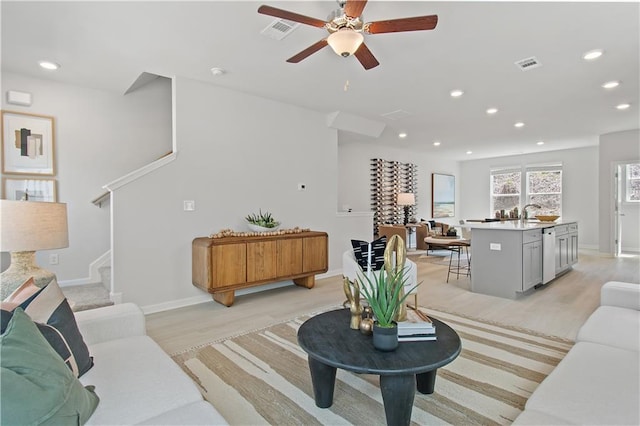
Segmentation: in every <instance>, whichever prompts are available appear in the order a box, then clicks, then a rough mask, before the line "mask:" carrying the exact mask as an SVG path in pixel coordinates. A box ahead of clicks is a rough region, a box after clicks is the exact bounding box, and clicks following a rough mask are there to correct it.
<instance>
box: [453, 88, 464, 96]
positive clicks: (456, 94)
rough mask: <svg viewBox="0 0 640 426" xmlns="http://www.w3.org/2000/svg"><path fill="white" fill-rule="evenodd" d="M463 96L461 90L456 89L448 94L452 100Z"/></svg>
mask: <svg viewBox="0 0 640 426" xmlns="http://www.w3.org/2000/svg"><path fill="white" fill-rule="evenodd" d="M463 94H464V92H463V91H462V90H459V89H456V90H452V91H451V92H450V95H451V97H452V98H459V97H460V96H462V95H463Z"/></svg>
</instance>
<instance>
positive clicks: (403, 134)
mask: <svg viewBox="0 0 640 426" xmlns="http://www.w3.org/2000/svg"><path fill="white" fill-rule="evenodd" d="M398 137H399V138H400V139H404V138H406V137H407V134H406V133H405V132H402V133H398Z"/></svg>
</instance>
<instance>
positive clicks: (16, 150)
mask: <svg viewBox="0 0 640 426" xmlns="http://www.w3.org/2000/svg"><path fill="white" fill-rule="evenodd" d="M54 154H55V141H54V122H53V117H50V116H46V115H35V114H24V113H20V112H13V111H2V173H8V174H28V175H45V176H53V175H55V161H54V160H55V159H54Z"/></svg>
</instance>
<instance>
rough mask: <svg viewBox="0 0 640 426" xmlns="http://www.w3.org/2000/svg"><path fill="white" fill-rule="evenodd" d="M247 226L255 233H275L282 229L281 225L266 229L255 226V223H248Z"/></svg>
mask: <svg viewBox="0 0 640 426" xmlns="http://www.w3.org/2000/svg"><path fill="white" fill-rule="evenodd" d="M247 226H248V227H249V229H251V230H252V231H253V232H273V231H277V230H278V228H280V225H278V226H274V227H273V228H265V227H264V226H260V225H254V224H253V223H247Z"/></svg>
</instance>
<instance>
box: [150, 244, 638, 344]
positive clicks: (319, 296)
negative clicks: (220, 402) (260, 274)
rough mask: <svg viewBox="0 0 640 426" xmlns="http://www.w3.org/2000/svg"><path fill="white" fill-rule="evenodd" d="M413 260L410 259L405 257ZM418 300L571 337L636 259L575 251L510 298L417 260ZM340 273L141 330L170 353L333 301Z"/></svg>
mask: <svg viewBox="0 0 640 426" xmlns="http://www.w3.org/2000/svg"><path fill="white" fill-rule="evenodd" d="M412 258H413V259H415V257H412ZM417 264H418V281H422V285H421V286H420V287H419V289H418V290H419V300H418V302H419V304H420V305H421V306H426V307H433V308H439V309H442V310H447V311H451V312H454V313H460V314H465V315H469V316H472V317H475V318H482V319H487V320H491V321H497V322H500V323H503V324H509V325H515V326H519V327H524V328H528V329H532V330H536V331H539V332H542V333H546V334H551V335H555V336H560V337H565V338H568V339H574V338H575V336H576V334H577V331H578V329H579V328H580V326H581V325H582V324H583V323H584V321H585V320H586V318H587V317H588V316H589V315H590V314H591V313H592V312H593V311H594V309H595V308H596V307H597V306H598V304H599V301H600V287H601V286H602V284H604V283H605V282H607V281H625V282H635V283H638V282H640V258H639V257H638V256H628V257H619V258H607V257H601V256H599V255H598V254H597V253H590V252H586V251H581V252H580V258H579V262H578V263H577V264H576V265H574V268H573V270H572V271H570V272H568V273H567V274H565V275H563V276H561V277H559V278H557V279H555V280H554V281H552V282H551V283H549V284H547V285H546V286H544V287H542V288H540V289H538V290H535V291H533V292H532V293H531V294H527V295H524V296H522V297H520V298H518V299H517V300H509V299H502V298H498V297H493V296H486V295H482V294H476V293H471V292H470V291H469V287H470V280H469V278H466V277H460V279H458V280H456V279H455V278H453V279H450V280H449V283H446V278H447V267H446V266H441V265H436V264H432V263H426V262H424V261H419V260H418V261H417ZM344 299H345V296H344V293H343V290H342V278H341V277H340V276H335V277H329V278H324V279H320V280H316V286H315V287H314V288H313V289H311V290H308V289H305V288H301V287H297V286H293V285H292V286H287V287H283V288H279V289H274V290H269V291H262V292H257V293H253V294H248V295H243V296H238V297H236V299H235V303H234V305H233V306H231V307H229V308H227V307H224V306H222V305H220V304H218V303H215V302H213V301H211V302H208V303H201V304H198V305H194V306H190V307H186V308H180V309H175V310H171V311H165V312H160V313H155V314H151V315H148V316H147V332H148V334H149V335H150V336H151V337H152V338H153V339H154V340H155V341H156V342H158V344H159V345H160V346H162V348H163V349H164V350H165V351H166V352H167V353H169V354H172V353H176V352H179V351H182V350H186V349H188V348H191V347H194V346H198V345H202V344H205V343H208V342H212V341H214V340H219V339H221V338H224V337H228V336H232V335H237V334H241V333H244V332H247V331H250V330H255V329H258V328H262V327H265V326H267V325H269V324H273V323H277V322H281V321H284V320H287V319H291V318H294V317H296V316H299V315H303V314H306V313H310V312H314V311H320V310H323V309H325V308H327V307H331V306H337V305H340V304H341V303H342V302H343V300H344Z"/></svg>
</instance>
